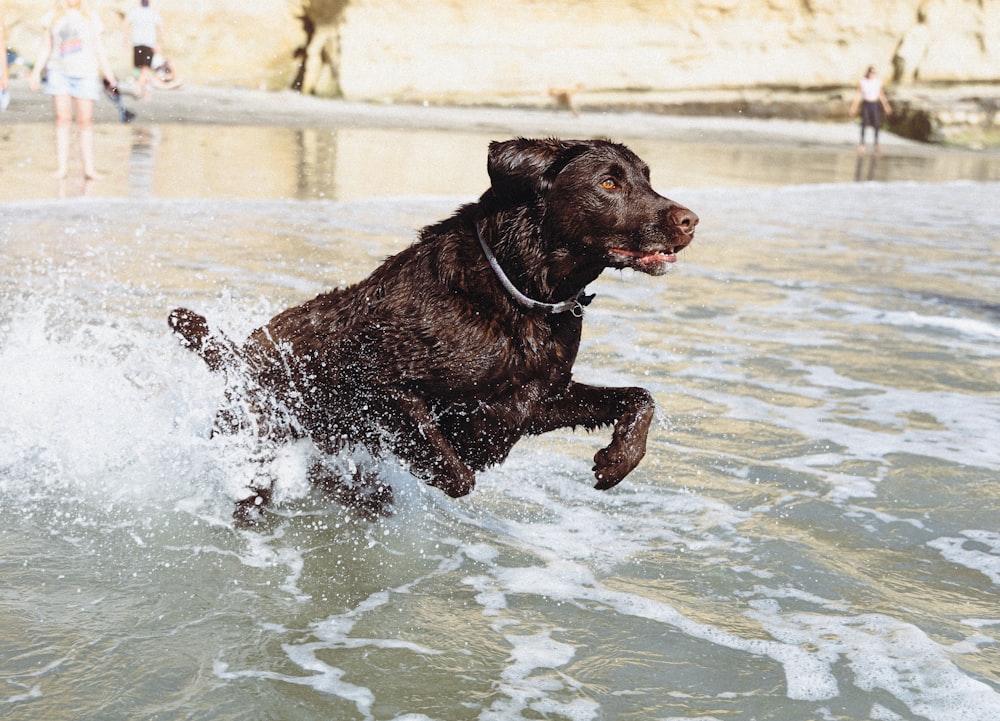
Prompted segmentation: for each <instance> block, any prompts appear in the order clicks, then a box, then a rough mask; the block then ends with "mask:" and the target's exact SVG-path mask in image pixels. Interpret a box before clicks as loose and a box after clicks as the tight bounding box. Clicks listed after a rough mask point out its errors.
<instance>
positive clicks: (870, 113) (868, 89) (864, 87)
mask: <svg viewBox="0 0 1000 721" xmlns="http://www.w3.org/2000/svg"><path fill="white" fill-rule="evenodd" d="M859 108H860V110H861V144H860V145H858V152H859V153H863V152H865V129H866V128H868V126H871V128H872V131H873V133H874V136H875V137H874V144H875V152H876V153H878V152H879V144H878V131H879V129H880V128H881V127H882V111H883V110H885V114H886V115H892V107H891V106H890V105H889V100H888V99H887V98H886V97H885V88H883V87H882V79H881V78H880V77H879V76H878V71H877V70H875V66H874V65H869V66H868V70H867V72H865V74H864V77H862V78H861V79H860V80H859V81H858V87H857V90H856V91H855V93H854V101H853V102H852V103H851V113H850V115H851V117H852V118H853V117H854V116H855V115H857V114H858V109H859Z"/></svg>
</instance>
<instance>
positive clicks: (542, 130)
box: [0, 79, 1000, 200]
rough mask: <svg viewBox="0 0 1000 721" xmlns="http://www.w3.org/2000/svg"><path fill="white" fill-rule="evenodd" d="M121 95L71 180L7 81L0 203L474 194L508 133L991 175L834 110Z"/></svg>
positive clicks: (878, 169) (719, 174) (42, 117)
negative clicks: (704, 110)
mask: <svg viewBox="0 0 1000 721" xmlns="http://www.w3.org/2000/svg"><path fill="white" fill-rule="evenodd" d="M123 99H124V103H125V105H126V107H128V109H129V110H131V111H133V112H134V113H135V119H134V121H133V122H131V123H128V124H124V123H121V122H119V114H118V108H117V107H116V106H115V104H114V103H112V102H111V101H109V100H106V99H101V100H100V101H99V102H98V104H97V106H96V112H95V121H96V125H97V130H96V146H97V162H98V167H99V170H100V171H101V172H102V173H103V174H104V175H105V178H104V179H103V180H102V181H101V182H99V183H86V184H83V183H82V180H79V181H78V180H77V179H75V178H74V177H73V173H74V172H75V171H74V169H73V168H72V167H71V178H70V180H69V181H68V182H67V183H65V184H59V185H57V186H54V185H53V183H52V182H51V178H50V177H49V176H50V174H51V171H52V167H51V166H52V164H53V162H54V160H53V158H52V157H51V155H52V154H53V149H52V126H51V122H52V109H51V101H50V99H49V97H48V96H47V95H45V94H44V93H32V92H30V90H29V89H28V87H27V83H26V82H25V81H24V80H23V79H17V80H14V81H13V82H12V102H11V104H10V108H9V109H8V111H7V112H6V113H4V114H3V115H2V116H0V123H2V126H0V127H2V128H3V132H2V137H0V163H2V165H0V173H2V176H3V177H4V179H5V180H4V182H3V189H2V190H0V199H3V200H25V199H35V198H51V197H71V196H75V195H81V194H87V195H93V194H97V195H108V196H123V195H127V196H136V195H142V196H154V197H191V196H194V197H257V198H261V197H302V198H309V197H325V198H330V197H333V198H346V197H362V196H373V195H374V196H377V195H400V194H416V195H420V194H428V193H433V194H446V195H464V194H474V193H478V192H481V190H482V189H483V188H484V187H485V185H484V184H485V183H486V181H487V179H486V175H485V167H484V166H485V162H484V160H485V149H486V145H487V144H488V142H489V141H490V140H492V139H503V138H508V137H513V136H529V137H530V136H558V137H608V138H612V139H615V140H620V141H622V142H626V143H628V144H629V145H631V146H633V147H634V149H635V150H636V151H637V152H639V154H640V155H641V156H643V157H644V158H645V159H646V160H647V162H649V164H650V165H651V167H653V168H654V180H655V179H656V178H657V177H659V178H666V174H669V179H668V180H667V182H669V184H670V185H671V186H685V187H686V186H699V187H705V186H734V185H735V186H746V185H767V186H774V185H783V184H797V183H803V182H840V181H847V180H852V179H871V180H927V181H948V180H956V179H972V180H996V179H1000V154H998V153H996V152H992V151H987V152H982V151H968V150H960V149H954V148H945V147H941V146H934V145H927V144H922V143H918V142H914V141H910V140H906V139H903V138H900V137H898V136H895V135H892V134H891V133H888V132H885V131H883V133H882V138H881V140H882V150H883V156H882V157H880V158H878V159H874V158H872V159H869V160H866V161H865V163H864V164H863V163H862V162H861V158H859V156H858V154H857V134H858V129H857V125H856V123H855V122H854V121H847V120H843V121H830V122H814V121H804V120H791V119H767V120H764V119H758V118H747V117H741V116H738V115H737V116H735V117H693V116H683V115H666V114H660V113H652V112H641V111H635V110H627V109H620V110H606V111H587V110H584V111H583V112H581V113H579V114H578V115H574V114H573V113H571V112H569V111H568V110H564V109H560V108H556V107H554V106H548V107H546V106H544V105H543V104H542V101H541V100H539V105H538V106H536V107H526V106H517V107H512V106H481V107H468V106H465V107H442V106H434V105H406V104H389V103H386V104H370V103H357V102H347V101H342V100H334V99H326V98H317V97H313V96H305V95H301V94H298V93H294V92H290V91H285V92H265V91H251V90H242V89H236V88H215V87H211V88H210V87H199V86H184V87H182V88H179V89H176V90H170V91H158V92H155V93H154V94H153V96H152V98H150V99H149V100H146V101H142V102H140V101H137V100H135V99H134V98H132V96H131V87H130V86H125V87H123ZM75 161H76V158H75V150H74V151H73V157H72V162H75ZM873 161H874V162H873ZM429 170H431V171H432V172H431V173H429V172H428V171H429ZM12 177H16V181H13V182H12V181H11V179H12ZM324 178H326V180H324ZM303 179H305V181H304V180H303ZM661 182H663V181H662V180H661Z"/></svg>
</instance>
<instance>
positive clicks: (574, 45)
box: [7, 0, 1000, 103]
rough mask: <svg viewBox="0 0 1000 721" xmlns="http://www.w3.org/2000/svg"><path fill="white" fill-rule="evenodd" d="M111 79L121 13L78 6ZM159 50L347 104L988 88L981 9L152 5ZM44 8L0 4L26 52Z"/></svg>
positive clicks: (938, 3) (222, 80)
mask: <svg viewBox="0 0 1000 721" xmlns="http://www.w3.org/2000/svg"><path fill="white" fill-rule="evenodd" d="M91 2H92V5H93V6H94V7H95V8H96V9H97V10H98V11H99V12H100V13H101V17H102V18H103V19H104V22H105V25H106V26H107V28H108V29H109V31H113V32H109V36H110V38H111V40H110V41H109V42H108V45H109V48H110V50H111V51H112V54H113V56H114V58H115V62H116V66H117V67H119V68H121V69H122V72H128V71H129V69H130V64H131V63H130V54H129V53H128V52H127V50H126V46H125V43H124V41H123V39H122V38H121V33H120V27H121V22H120V18H121V15H122V13H124V11H125V10H126V9H127V8H129V7H131V6H132V5H133V4H134V3H137V2H138V0H133V1H132V2H129V1H127V0H91ZM152 2H153V6H154V7H155V8H157V9H158V10H159V11H160V12H161V14H162V15H163V17H164V19H165V23H166V28H167V35H166V41H165V51H166V53H167V55H168V57H170V58H171V60H173V61H174V63H175V64H176V66H177V68H178V70H179V71H180V72H181V74H182V75H183V76H184V77H185V78H186V79H187V80H188V81H189V82H195V83H200V84H228V85H241V86H248V87H268V88H289V87H294V88H298V89H301V90H302V91H303V92H306V93H315V94H319V95H342V96H343V97H345V98H348V99H353V100H376V101H408V102H422V101H428V102H434V103H438V102H451V103H490V102H551V97H552V96H555V97H557V98H559V99H562V100H563V101H565V102H567V103H571V102H573V100H574V98H575V97H579V98H580V99H585V98H586V97H587V96H588V95H592V96H595V97H597V96H599V97H601V98H603V102H613V99H614V97H615V95H616V94H618V95H621V96H622V97H625V96H627V97H629V98H631V99H632V100H634V99H635V98H636V97H641V96H642V95H643V94H647V95H649V96H650V97H652V96H655V95H656V94H657V93H664V92H674V93H676V92H680V91H695V90H697V91H708V90H720V89H730V90H732V89H753V88H772V89H773V88H781V89H785V90H788V89H816V88H845V87H846V88H850V87H851V86H852V85H853V84H854V82H855V80H856V78H857V77H858V76H859V75H860V74H861V73H862V72H863V70H864V68H865V67H866V66H867V65H869V64H875V65H877V66H878V67H879V68H881V69H882V72H883V75H884V76H885V77H886V78H887V79H890V80H891V81H892V82H893V83H894V84H895V86H896V87H904V86H906V85H910V84H914V83H918V84H925V85H926V84H928V83H932V84H933V83H958V82H970V81H972V82H979V83H1000V2H997V1H996V0H880V2H877V3H857V2H851V1H849V0H749V1H748V0H691V1H690V2H683V3H666V2H662V0H558V1H557V0H507V2H504V3H500V4H498V3H495V2H492V1H489V2H487V1H486V0H254V2H244V1H242V0H212V2H207V3H206V2H204V1H203V0H169V2H168V0H152ZM47 4H48V3H47V2H46V0H7V24H8V35H9V37H10V41H11V44H12V45H14V46H15V47H16V48H18V49H19V50H20V51H21V52H22V53H23V54H25V55H27V56H28V57H29V58H30V57H32V55H33V53H34V52H35V49H36V47H37V35H38V21H39V18H40V17H41V15H42V12H43V11H44V10H45V9H46V6H47Z"/></svg>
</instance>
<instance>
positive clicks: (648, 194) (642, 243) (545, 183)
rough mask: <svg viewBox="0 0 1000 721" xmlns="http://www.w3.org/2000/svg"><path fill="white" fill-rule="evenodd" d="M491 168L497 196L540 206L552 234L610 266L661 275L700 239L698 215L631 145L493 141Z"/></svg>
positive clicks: (488, 166)
mask: <svg viewBox="0 0 1000 721" xmlns="http://www.w3.org/2000/svg"><path fill="white" fill-rule="evenodd" d="M487 169H488V171H489V175H490V181H491V184H492V190H493V193H494V195H495V197H497V199H498V200H500V201H502V202H505V203H510V204H517V205H520V204H526V203H531V204H537V205H538V206H540V207H541V208H542V213H543V215H542V218H541V222H542V224H543V231H544V233H545V234H546V235H547V236H548V237H551V238H555V239H558V242H560V243H561V244H565V246H566V247H567V249H568V250H570V251H572V252H574V253H580V254H583V255H585V256H586V257H587V258H588V259H592V260H594V261H595V262H600V263H602V264H603V265H604V267H608V268H634V269H636V270H638V271H641V272H643V273H649V274H650V275H662V274H663V273H666V272H667V270H668V269H669V267H670V264H671V263H673V262H674V261H676V259H677V256H676V254H677V253H678V252H679V251H680V250H682V249H683V248H684V247H686V246H687V245H688V244H689V243H690V242H691V241H692V240H693V239H694V230H695V226H696V225H697V224H698V216H697V215H695V214H694V213H693V212H691V211H690V210H688V209H687V208H685V207H683V206H681V205H678V204H677V203H675V202H673V201H672V200H670V199H668V198H664V197H663V196H662V195H660V194H659V193H657V192H656V191H655V190H653V188H652V186H651V185H650V184H649V167H648V166H647V165H646V164H645V163H644V162H643V161H642V160H640V159H639V157H638V156H637V155H636V154H635V153H633V152H632V151H631V150H629V149H628V148H626V147H625V146H624V145H619V144H617V143H612V142H608V141H605V140H556V139H546V140H527V139H524V138H519V139H517V140H509V141H506V142H494V143H491V144H490V151H489V162H488V165H487Z"/></svg>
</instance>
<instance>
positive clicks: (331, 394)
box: [169, 139, 698, 516]
mask: <svg viewBox="0 0 1000 721" xmlns="http://www.w3.org/2000/svg"><path fill="white" fill-rule="evenodd" d="M488 171H489V176H490V181H491V187H490V188H489V189H488V190H487V191H486V192H485V193H484V194H483V195H482V197H480V198H479V200H478V202H475V203H471V204H468V205H465V206H463V207H461V208H459V209H458V210H457V211H456V212H455V214H454V215H453V216H452V217H450V218H448V219H447V220H444V221H441V222H440V223H437V224H435V225H431V226H428V227H426V228H424V229H423V230H422V231H421V232H420V235H419V238H418V240H417V242H415V243H414V244H413V245H411V246H410V247H408V248H407V249H405V250H403V251H402V252H400V253H399V254H397V255H395V256H393V257H391V258H389V259H387V260H386V261H385V262H384V263H383V264H382V265H381V266H380V267H379V268H377V269H376V270H375V271H374V272H373V273H372V274H371V275H370V276H369V277H367V278H366V279H364V280H362V281H361V282H359V283H357V284H355V285H352V286H350V287H347V288H342V289H337V290H333V291H330V292H328V293H324V294H322V295H320V296H318V297H316V298H314V299H312V300H310V301H307V302H306V303H304V304H302V305H300V306H296V307H293V308H289V309H288V310H285V311H283V312H282V313H280V314H278V315H277V316H275V317H274V318H273V319H272V320H271V321H270V322H269V323H268V324H267V325H265V326H263V327H261V328H259V329H258V330H256V331H255V332H254V333H253V334H251V335H250V337H249V339H248V340H247V341H246V342H245V343H244V344H243V345H242V347H237V346H236V345H235V344H234V343H232V342H231V341H229V340H228V339H226V338H225V337H224V336H222V335H221V334H220V333H218V332H216V331H213V330H211V329H210V328H209V325H208V323H207V322H206V320H205V319H204V318H203V317H202V316H200V315H198V314H197V313H194V312H192V311H190V310H186V309H183V308H178V309H176V310H174V311H173V312H172V313H171V314H170V319H169V322H170V326H171V327H172V328H173V330H174V331H175V332H176V333H177V334H178V335H180V337H181V339H182V342H183V343H184V344H185V345H186V346H188V347H189V348H191V349H193V350H195V351H196V352H198V353H199V354H200V355H201V356H202V357H203V358H204V359H205V361H206V362H207V363H208V365H209V367H210V368H212V369H213V370H216V371H222V372H225V373H226V374H227V375H228V376H229V377H230V378H235V379H237V382H235V383H233V382H231V383H230V386H229V387H230V391H229V392H230V395H231V396H232V400H234V401H238V403H236V404H234V405H233V407H236V408H243V409H249V411H247V412H246V413H244V414H241V413H242V412H234V411H233V410H232V408H230V409H228V410H225V411H221V412H220V415H219V417H218V419H217V422H216V430H217V431H227V432H232V431H234V430H236V429H237V428H240V427H245V426H247V425H252V427H253V428H255V429H257V434H258V436H259V437H260V439H261V442H262V443H265V444H275V443H277V442H280V441H283V440H288V439H293V438H303V437H307V438H309V439H311V440H312V441H313V442H314V443H315V445H316V447H317V448H318V449H319V450H320V451H321V452H322V453H324V454H331V455H333V454H336V453H338V452H339V451H341V450H343V449H344V448H345V447H348V446H355V445H361V446H364V447H366V448H367V449H368V450H369V451H370V452H372V453H373V454H374V455H376V456H379V455H383V454H386V453H391V454H394V455H395V456H396V457H398V458H400V459H402V460H403V461H405V462H406V463H407V464H408V466H409V469H410V471H411V472H413V473H414V474H415V475H417V476H418V477H420V478H421V479H423V480H425V481H426V482H427V483H429V484H430V485H433V486H436V487H438V488H440V489H441V490H442V491H444V492H445V493H447V494H448V495H449V496H453V497H458V496H463V495H465V494H467V493H469V492H470V491H471V490H472V488H473V486H474V485H475V480H476V476H475V474H476V471H478V470H482V469H484V468H486V467H487V466H490V465H493V464H497V463H500V462H501V461H503V460H504V459H505V458H506V457H507V455H508V453H509V452H510V450H511V448H512V447H513V446H514V444H515V443H516V442H517V441H518V440H519V439H520V438H522V437H523V436H525V435H536V434H541V433H546V432H547V431H551V430H554V429H557V428H563V427H578V426H582V427H584V428H587V429H595V428H598V427H601V426H609V425H610V426H613V431H612V437H611V443H610V445H608V446H607V447H606V448H603V449H602V450H600V451H598V452H597V454H596V455H595V456H594V467H593V471H594V474H595V476H596V479H597V483H596V488H598V489H602V490H604V489H608V488H611V487H612V486H614V485H616V484H617V483H619V482H620V481H621V480H622V479H623V478H625V476H626V475H627V474H628V473H629V472H630V471H632V469H634V468H635V467H636V466H637V465H638V463H639V461H640V460H641V459H642V457H643V456H644V455H645V452H646V435H647V432H648V429H649V425H650V422H651V420H652V418H653V412H654V403H653V399H652V397H651V396H650V394H649V393H648V392H647V391H646V390H644V389H642V388H605V387H597V386H590V385H584V384H582V383H577V382H575V381H574V380H573V377H572V372H573V363H574V361H575V360H576V355H577V351H578V348H579V344H580V333H581V328H582V323H583V310H584V306H585V305H586V304H587V303H589V301H590V297H589V296H586V295H584V289H585V288H586V286H587V284H588V283H590V282H591V281H593V280H594V279H596V278H597V277H598V276H599V275H600V274H601V272H602V271H603V270H604V269H605V268H633V269H635V270H637V271H640V272H642V273H647V274H649V275H662V274H663V273H666V272H667V270H668V269H669V267H670V264H671V263H673V262H675V260H676V253H677V252H679V251H680V250H681V249H683V248H684V247H685V246H687V245H688V244H689V243H690V242H691V241H692V239H693V238H694V231H695V226H696V225H697V224H698V216H696V215H695V214H694V213H693V212H691V211H690V210H688V209H687V208H684V207H682V206H680V205H678V204H677V203H674V202H673V201H671V200H668V199H667V198H664V197H663V196H661V195H659V194H657V193H656V192H655V191H654V190H653V189H652V187H651V186H650V181H649V168H648V167H647V166H646V164H645V163H644V162H643V161H642V160H640V159H639V158H638V157H637V156H636V155H635V154H634V153H632V152H631V151H630V150H629V149H628V148H626V147H625V146H623V145H619V144H615V143H611V142H608V141H603V140H582V141H578V140H566V141H563V140H555V139H548V140H527V139H517V140H511V141H507V142H494V143H491V144H490V147H489V158H488ZM344 480H345V483H346V484H347V485H346V486H345V487H356V486H351V484H352V483H353V481H351V479H344ZM319 482H320V483H321V484H322V485H324V486H326V487H328V488H332V487H334V486H336V483H335V482H332V481H331V479H328V478H320V479H319ZM251 490H252V492H253V495H251V497H250V498H248V499H247V500H246V501H243V502H242V503H241V505H240V508H238V511H237V516H241V515H246V513H247V512H248V511H249V510H252V509H253V508H255V507H256V506H258V505H260V504H262V503H263V502H266V501H267V499H268V498H269V491H268V488H267V487H266V484H264V485H263V486H262V487H253V488H251ZM376 495H377V496H378V499H377V500H378V501H379V502H383V501H386V500H389V499H391V495H386V494H382V495H379V494H376Z"/></svg>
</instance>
